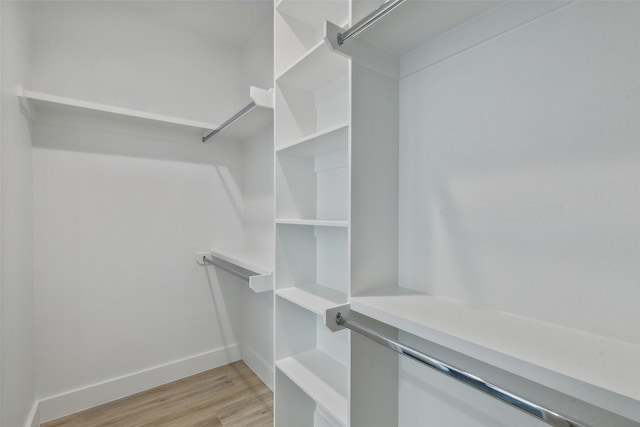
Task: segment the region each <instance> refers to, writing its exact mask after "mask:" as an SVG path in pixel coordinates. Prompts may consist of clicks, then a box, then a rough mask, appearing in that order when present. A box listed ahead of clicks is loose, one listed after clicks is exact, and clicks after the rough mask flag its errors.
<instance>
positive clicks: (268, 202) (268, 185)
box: [242, 128, 275, 388]
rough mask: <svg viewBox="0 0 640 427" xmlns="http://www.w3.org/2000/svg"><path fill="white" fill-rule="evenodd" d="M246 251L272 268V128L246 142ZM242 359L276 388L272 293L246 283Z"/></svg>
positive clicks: (247, 254)
mask: <svg viewBox="0 0 640 427" xmlns="http://www.w3.org/2000/svg"><path fill="white" fill-rule="evenodd" d="M243 148H244V149H243V167H244V177H243V199H244V217H243V228H244V250H243V252H244V254H245V255H246V257H247V259H248V260H250V261H251V262H253V263H255V264H256V265H260V266H263V267H264V268H266V269H268V270H271V271H273V265H274V254H273V250H274V247H275V245H274V236H275V234H274V233H275V231H274V228H273V224H274V218H273V215H274V206H273V200H274V199H273V129H272V128H268V129H265V130H264V131H263V132H261V133H260V134H258V135H256V136H255V137H254V138H252V139H250V140H247V141H245V142H244V144H243ZM245 287H246V289H245V291H244V297H243V311H244V315H243V332H242V339H243V347H242V353H243V355H242V358H243V360H244V361H245V362H246V363H247V364H248V365H249V367H251V369H253V370H254V371H255V372H256V373H257V374H258V376H259V377H260V378H261V379H262V380H263V381H264V382H265V383H266V384H267V385H268V386H269V387H271V388H273V292H262V293H255V292H253V291H252V290H250V289H249V288H248V286H246V284H245Z"/></svg>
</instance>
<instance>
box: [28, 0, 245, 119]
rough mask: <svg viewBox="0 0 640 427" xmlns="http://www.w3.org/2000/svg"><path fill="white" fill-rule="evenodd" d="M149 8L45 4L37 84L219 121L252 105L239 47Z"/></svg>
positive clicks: (40, 11)
mask: <svg viewBox="0 0 640 427" xmlns="http://www.w3.org/2000/svg"><path fill="white" fill-rule="evenodd" d="M148 7H153V4H152V3H149V6H148ZM184 7H185V8H187V7H189V2H185V5H184ZM143 12H144V6H143V5H141V4H140V3H138V4H137V5H135V7H134V8H128V7H127V2H64V1H63V2H41V3H40V4H38V7H37V11H36V22H35V24H36V25H35V29H36V30H35V31H36V38H37V43H36V46H35V52H34V75H33V89H35V90H40V91H43V92H50V93H53V94H57V95H62V96H68V97H72V98H79V99H86V100H89V101H94V102H100V103H104V104H112V105H116V106H122V107H127V108H133V109H138V110H143V111H149V112H153V113H157V114H164V115H169V116H175V117H182V118H187V119H191V120H199V121H203V122H213V123H222V122H223V121H224V120H226V119H227V118H228V117H229V116H231V114H233V113H235V112H236V111H237V109H238V106H242V105H245V104H246V98H247V97H248V93H249V90H248V88H247V87H245V82H244V79H243V77H244V76H243V72H242V70H241V69H240V68H238V67H240V61H241V60H242V52H241V50H240V49H236V48H233V47H230V46H227V45H225V44H222V43H220V42H218V41H216V40H213V39H211V38H207V37H203V36H201V35H199V34H197V33H196V32H191V31H189V29H188V28H186V27H185V28H182V27H181V28H178V27H172V26H171V25H169V24H168V23H167V22H164V21H162V20H159V19H155V18H154V17H153V15H151V16H147V15H145V14H144V13H143ZM212 13H214V11H212Z"/></svg>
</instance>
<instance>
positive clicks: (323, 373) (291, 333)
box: [275, 297, 349, 426]
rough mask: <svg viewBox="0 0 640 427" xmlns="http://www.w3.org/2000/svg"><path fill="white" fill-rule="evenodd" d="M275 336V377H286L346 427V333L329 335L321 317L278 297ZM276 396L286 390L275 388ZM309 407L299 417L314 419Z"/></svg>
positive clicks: (284, 392)
mask: <svg viewBox="0 0 640 427" xmlns="http://www.w3.org/2000/svg"><path fill="white" fill-rule="evenodd" d="M275 333H276V340H278V343H279V345H278V346H277V349H276V368H277V371H278V373H277V375H280V374H283V375H284V376H286V377H287V378H288V379H289V380H290V381H291V382H292V383H293V384H295V385H296V386H297V387H298V388H299V389H300V390H302V391H303V392H304V393H305V395H306V396H307V397H309V398H310V400H312V401H314V402H315V403H316V405H317V406H319V407H320V408H322V409H323V410H324V411H326V412H327V413H328V414H330V416H331V418H333V419H335V420H337V421H338V422H339V425H343V426H346V425H348V403H347V402H348V400H347V395H348V393H347V390H348V375H347V372H348V371H347V367H346V365H347V363H348V360H349V358H348V352H349V347H348V345H349V342H348V335H347V332H346V331H340V332H338V333H332V332H331V331H330V330H329V329H327V328H326V327H325V326H324V324H323V321H322V318H321V317H320V316H317V315H316V314H314V313H312V312H310V311H308V310H306V309H304V308H302V307H300V306H298V305H296V304H293V303H291V302H290V301H288V300H285V299H283V298H280V297H278V298H276V332H275ZM276 381H278V379H276ZM276 393H279V395H278V396H276V399H278V398H285V396H284V394H287V390H286V387H285V388H279V387H278V386H276ZM286 397H288V396H286ZM287 406H289V405H287ZM296 406H297V405H296ZM308 406H309V409H308V410H306V411H303V412H304V415H302V414H301V415H300V416H303V417H306V419H310V420H313V417H314V414H313V413H312V411H313V409H315V408H314V407H313V405H311V404H310V405H308ZM288 416H291V414H289V415H288ZM277 425H287V424H280V423H277ZM297 425H314V424H313V423H311V422H306V423H304V424H297Z"/></svg>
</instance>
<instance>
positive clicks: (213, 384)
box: [41, 361, 273, 427]
mask: <svg viewBox="0 0 640 427" xmlns="http://www.w3.org/2000/svg"><path fill="white" fill-rule="evenodd" d="M272 425H273V393H272V392H271V390H269V388H267V387H266V386H265V385H264V384H263V383H262V381H260V379H259V378H258V377H257V376H256V375H255V374H254V373H253V372H252V371H251V369H249V367H248V366H247V365H246V364H245V363H244V362H242V361H238V362H234V363H230V364H228V365H225V366H222V367H220V368H216V369H212V370H210V371H206V372H202V373H200V374H197V375H193V376H191V377H188V378H184V379H181V380H178V381H175V382H172V383H169V384H165V385H162V386H159V387H155V388H153V389H150V390H147V391H144V392H142V393H137V394H134V395H132V396H128V397H125V398H123V399H119V400H116V401H113V402H109V403H106V404H104V405H100V406H97V407H95V408H91V409H87V410H86V411H82V412H78V413H76V414H72V415H69V416H67V417H64V418H60V419H58V420H54V421H50V422H47V423H44V424H41V427H107V426H109V427H230V426H233V427H237V426H243V427H245V426H246V427H249V426H252V427H270V426H272Z"/></svg>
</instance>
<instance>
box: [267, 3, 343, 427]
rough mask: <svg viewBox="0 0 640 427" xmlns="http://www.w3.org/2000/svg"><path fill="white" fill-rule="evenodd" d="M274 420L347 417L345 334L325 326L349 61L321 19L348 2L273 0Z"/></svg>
mask: <svg viewBox="0 0 640 427" xmlns="http://www.w3.org/2000/svg"><path fill="white" fill-rule="evenodd" d="M274 15H275V46H276V49H275V52H276V56H275V61H274V62H275V76H276V77H275V80H276V101H275V188H276V190H275V193H276V195H275V199H276V207H275V211H276V276H275V361H276V363H275V364H276V374H275V376H276V378H275V382H276V392H275V425H277V426H280V427H300V426H318V427H334V426H335V427H338V426H345V427H346V426H348V425H349V414H348V413H349V409H348V408H349V402H348V396H349V369H348V366H349V360H350V357H349V336H348V332H347V331H341V332H339V333H332V332H331V331H330V330H329V329H327V328H326V327H325V326H324V319H323V314H324V312H325V310H326V309H327V308H330V307H333V306H339V305H342V304H345V303H346V302H347V299H348V291H349V279H350V273H349V272H350V267H349V200H350V194H349V189H350V174H349V169H350V168H349V121H350V117H349V116H350V105H349V102H350V100H349V93H350V92H349V86H350V70H349V61H348V59H346V58H345V57H343V56H340V55H337V54H335V53H333V52H331V50H330V49H329V48H328V47H327V45H326V44H325V42H324V40H323V38H324V28H323V26H324V21H325V20H327V19H330V20H334V22H341V23H344V24H347V22H348V15H349V3H348V1H347V0H339V1H304V2H300V1H296V0H281V1H279V2H277V3H276V5H275V14H274Z"/></svg>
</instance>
